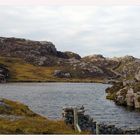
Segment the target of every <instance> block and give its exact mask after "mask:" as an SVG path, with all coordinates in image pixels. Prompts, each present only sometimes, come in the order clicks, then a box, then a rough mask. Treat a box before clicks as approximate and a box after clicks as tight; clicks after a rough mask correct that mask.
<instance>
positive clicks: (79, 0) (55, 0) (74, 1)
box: [0, 0, 140, 5]
mask: <svg viewBox="0 0 140 140" xmlns="http://www.w3.org/2000/svg"><path fill="white" fill-rule="evenodd" d="M42 4H43V5H44V4H45V5H140V0H0V5H42Z"/></svg>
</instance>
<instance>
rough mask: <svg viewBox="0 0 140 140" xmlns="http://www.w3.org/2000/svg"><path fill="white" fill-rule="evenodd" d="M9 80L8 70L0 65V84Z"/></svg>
mask: <svg viewBox="0 0 140 140" xmlns="http://www.w3.org/2000/svg"><path fill="white" fill-rule="evenodd" d="M8 78H9V70H8V69H7V68H5V67H4V66H3V65H2V64H0V83H5V82H6V81H7V79H8Z"/></svg>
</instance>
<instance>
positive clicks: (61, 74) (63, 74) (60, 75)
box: [53, 70, 71, 78]
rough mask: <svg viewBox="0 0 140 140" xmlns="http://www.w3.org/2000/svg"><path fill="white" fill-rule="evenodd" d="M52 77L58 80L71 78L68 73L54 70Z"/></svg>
mask: <svg viewBox="0 0 140 140" xmlns="http://www.w3.org/2000/svg"><path fill="white" fill-rule="evenodd" d="M53 75H54V76H56V77H59V78H71V74H70V73H69V72H63V71H61V70H55V71H54V74H53Z"/></svg>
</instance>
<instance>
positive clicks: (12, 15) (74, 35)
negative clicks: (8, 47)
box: [0, 6, 140, 57]
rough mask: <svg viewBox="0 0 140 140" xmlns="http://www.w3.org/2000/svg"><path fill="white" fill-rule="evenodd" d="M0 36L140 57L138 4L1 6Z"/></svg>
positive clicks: (86, 51)
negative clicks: (44, 41)
mask: <svg viewBox="0 0 140 140" xmlns="http://www.w3.org/2000/svg"><path fill="white" fill-rule="evenodd" d="M0 36H4V37H19V38H26V39H32V40H47V41H51V42H53V43H54V44H55V46H56V48H57V49H58V50H60V51H74V52H76V53H79V54H80V55H81V56H86V55H92V54H103V55H104V56H107V57H113V56H123V55H133V56H136V57H140V6H21V7H19V6H0Z"/></svg>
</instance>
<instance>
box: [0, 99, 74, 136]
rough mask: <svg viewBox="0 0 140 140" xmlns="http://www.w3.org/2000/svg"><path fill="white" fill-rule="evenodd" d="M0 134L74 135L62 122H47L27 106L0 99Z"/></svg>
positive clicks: (47, 120)
mask: <svg viewBox="0 0 140 140" xmlns="http://www.w3.org/2000/svg"><path fill="white" fill-rule="evenodd" d="M0 134H76V132H75V131H74V130H73V129H72V128H71V127H69V126H67V125H66V124H65V123H64V121H63V120H57V121H54V120H49V119H47V118H45V117H43V116H40V115H38V114H36V113H34V112H33V111H32V110H30V109H29V108H28V106H26V105H24V104H22V103H19V102H14V101H11V100H7V99H0Z"/></svg>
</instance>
